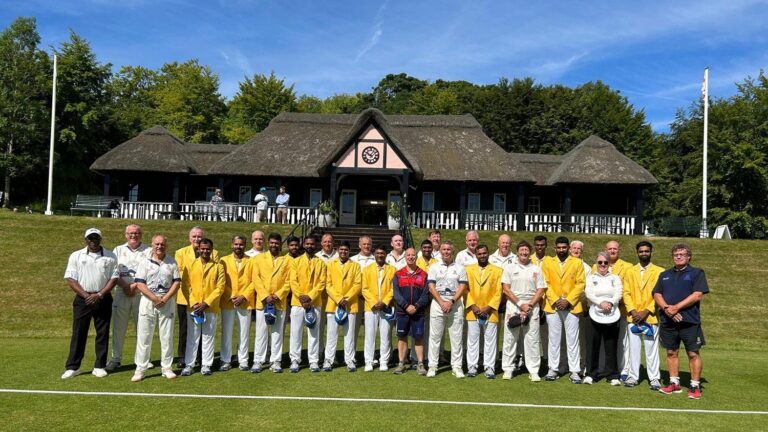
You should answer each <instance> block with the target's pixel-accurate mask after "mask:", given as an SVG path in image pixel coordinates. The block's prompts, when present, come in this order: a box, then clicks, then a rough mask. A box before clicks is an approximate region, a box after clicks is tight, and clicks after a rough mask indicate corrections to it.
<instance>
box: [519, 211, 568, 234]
mask: <svg viewBox="0 0 768 432" xmlns="http://www.w3.org/2000/svg"><path fill="white" fill-rule="evenodd" d="M562 218H563V215H561V214H560V213H526V214H525V226H526V229H527V230H528V231H537V232H559V231H562V230H561V223H562Z"/></svg>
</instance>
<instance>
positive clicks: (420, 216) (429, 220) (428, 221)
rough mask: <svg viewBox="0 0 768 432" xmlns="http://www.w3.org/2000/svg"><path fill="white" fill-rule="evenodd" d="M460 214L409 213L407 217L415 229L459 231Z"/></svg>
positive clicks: (449, 212)
mask: <svg viewBox="0 0 768 432" xmlns="http://www.w3.org/2000/svg"><path fill="white" fill-rule="evenodd" d="M460 216H461V212H459V211H435V212H411V213H410V214H409V215H408V217H409V218H410V219H411V223H412V224H413V226H414V227H416V228H427V229H432V228H437V229H454V230H457V229H461V217H460Z"/></svg>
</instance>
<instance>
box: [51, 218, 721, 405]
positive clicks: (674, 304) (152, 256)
mask: <svg viewBox="0 0 768 432" xmlns="http://www.w3.org/2000/svg"><path fill="white" fill-rule="evenodd" d="M125 237H126V243H125V244H122V245H120V246H117V247H116V248H115V250H114V252H112V251H109V250H108V249H106V248H104V247H103V246H101V240H102V239H101V232H100V231H99V230H98V229H96V228H90V229H88V230H87V231H86V232H85V243H86V246H85V248H84V249H81V250H78V251H75V252H74V253H72V255H71V256H70V259H69V263H68V265H67V269H66V272H65V279H66V280H67V282H68V283H69V286H70V287H71V288H72V290H73V291H74V292H75V294H76V296H75V300H74V303H73V334H72V342H71V345H70V354H69V358H68V359H67V364H66V369H67V370H66V371H65V372H64V374H63V375H62V378H63V379H67V378H71V377H73V376H75V375H77V374H79V373H80V363H81V361H82V358H83V354H84V350H85V343H86V339H87V335H88V329H89V327H90V321H91V319H93V320H94V322H95V327H96V332H97V336H96V362H95V367H94V369H93V372H92V373H93V375H95V376H97V377H104V376H106V375H107V374H108V373H109V372H110V371H114V370H115V369H117V368H118V367H119V366H120V365H121V361H122V356H123V345H124V340H125V333H126V329H127V326H128V321H129V318H130V317H131V316H132V317H133V319H134V321H135V322H136V323H137V330H136V331H137V341H136V354H135V359H134V363H135V365H136V369H135V372H134V375H133V377H132V380H133V381H141V380H142V379H143V378H144V376H145V373H146V371H147V370H148V369H150V368H152V367H153V364H152V363H151V362H150V347H151V345H152V338H153V334H154V333H155V327H158V333H159V337H160V346H161V360H160V365H161V374H162V376H164V377H166V378H175V377H176V373H175V372H174V371H173V369H172V362H173V346H172V345H173V335H174V325H175V324H176V322H177V323H178V327H179V340H178V346H177V352H178V358H179V363H178V367H179V369H180V370H181V375H182V376H187V375H191V374H192V373H194V371H195V367H196V366H197V365H199V366H200V373H201V374H203V375H211V374H212V367H213V363H214V350H215V346H214V345H215V339H216V335H217V328H218V327H220V328H221V335H220V336H219V340H220V346H219V353H220V363H219V370H220V371H226V370H229V369H231V368H232V367H233V363H234V359H233V349H232V348H233V347H232V340H233V336H234V324H235V322H237V324H238V336H237V340H238V345H237V349H236V351H237V352H236V356H237V358H236V361H237V366H238V367H239V369H240V370H242V371H250V372H253V373H260V372H262V371H263V370H266V368H269V369H270V370H271V371H272V372H275V373H281V372H283V368H282V366H283V365H282V354H283V336H284V327H285V324H286V321H287V318H288V317H290V332H289V335H290V340H289V349H288V353H289V362H290V366H289V371H290V372H292V373H297V372H299V370H300V367H301V365H302V364H308V367H309V370H310V371H311V372H313V373H316V372H321V371H326V372H332V371H333V370H334V366H335V364H336V348H337V343H338V339H339V336H340V333H341V335H343V345H344V349H343V352H344V353H343V363H344V364H345V366H346V369H347V370H348V371H349V372H355V371H356V370H357V363H356V338H357V335H358V331H359V327H364V329H365V330H364V337H365V343H364V352H363V359H364V360H363V361H364V370H365V371H366V372H371V371H373V370H374V369H375V368H376V367H377V366H378V369H379V370H380V371H387V370H389V368H390V365H391V363H390V357H391V356H392V349H391V347H392V341H391V334H392V328H393V327H394V328H395V334H396V337H397V348H398V349H397V356H398V357H397V359H396V361H395V362H392V364H396V366H395V368H394V373H395V374H403V373H405V372H406V371H408V370H410V369H415V370H416V373H418V374H419V375H425V376H427V377H434V376H436V374H437V371H438V365H439V362H440V361H441V358H442V357H443V353H444V351H443V340H444V333H445V332H446V331H447V333H448V336H449V337H448V339H449V343H450V360H448V361H449V363H450V366H451V371H452V374H453V375H454V376H456V377H457V378H463V377H465V376H469V377H475V376H477V375H478V374H484V375H485V377H487V378H489V379H492V378H495V377H496V361H497V356H498V347H499V341H498V339H499V331H500V330H501V331H503V335H502V336H501V339H502V342H501V346H502V349H501V370H502V372H503V378H504V379H512V378H513V376H515V374H516V372H518V371H521V370H522V369H523V368H525V369H527V371H528V377H529V379H530V380H531V381H533V382H538V381H541V379H542V377H541V376H540V375H539V370H540V368H541V364H540V363H541V354H542V351H545V352H546V353H547V365H546V370H547V372H546V374H545V375H544V377H543V378H544V379H545V380H547V381H555V380H557V379H558V378H559V377H560V376H561V375H565V374H567V375H569V379H570V380H571V382H573V383H575V384H593V383H594V382H596V381H598V379H600V378H601V377H605V380H606V382H608V383H610V384H611V385H614V386H618V385H624V386H626V387H634V386H636V385H638V383H639V381H640V378H641V377H640V362H641V353H642V351H643V349H644V351H645V361H646V370H647V376H648V380H649V385H650V388H651V389H652V390H657V391H660V392H662V393H666V394H669V393H680V392H682V388H681V386H680V378H679V360H678V350H679V347H680V343H681V342H682V343H683V344H684V347H685V350H686V353H687V355H688V359H689V366H690V371H691V380H690V385H689V391H688V397H689V398H692V399H699V398H700V397H701V389H700V376H701V368H702V364H701V357H700V355H699V354H700V348H701V346H703V345H704V335H703V332H702V328H701V319H700V313H699V309H700V301H701V297H702V295H703V294H706V293H707V292H708V291H709V289H708V286H707V281H706V277H705V275H704V272H703V271H702V270H701V269H698V268H695V267H693V266H691V265H690V264H689V262H690V259H691V250H690V248H689V247H688V246H687V245H685V244H676V245H675V246H674V247H673V248H672V259H673V262H674V266H673V267H672V268H670V269H669V270H663V269H662V268H661V267H659V266H657V265H655V264H653V263H652V253H653V245H652V244H651V243H650V242H648V241H641V242H639V243H638V244H637V245H636V247H635V249H636V253H637V258H638V263H637V264H635V265H632V264H630V263H628V262H626V261H624V260H623V259H621V258H620V257H619V256H620V247H619V243H618V242H616V241H609V242H608V243H606V245H605V248H604V250H603V251H600V252H599V253H598V254H597V255H596V258H595V259H594V264H593V265H589V264H588V262H589V261H592V260H587V259H583V258H582V256H583V253H584V251H583V248H584V245H583V243H582V242H580V241H572V242H570V241H569V240H568V239H567V238H566V237H558V238H557V239H556V240H555V256H548V255H547V248H548V241H547V238H546V237H544V236H536V237H535V238H534V239H533V245H531V244H530V243H528V242H527V241H525V240H521V241H519V242H518V243H517V244H516V245H515V246H514V247H513V245H512V240H511V238H510V237H509V236H508V235H506V234H502V235H501V236H499V238H498V242H497V246H498V248H497V249H496V250H495V251H494V252H493V253H491V250H490V248H489V247H488V246H487V245H485V244H481V243H480V241H479V235H478V233H477V232H475V231H470V232H468V233H467V235H466V238H465V243H466V248H464V249H462V250H461V251H458V252H456V251H455V250H454V249H455V248H454V245H453V243H452V242H450V241H441V236H440V232H439V231H437V230H433V231H432V232H430V234H429V237H428V238H427V239H425V240H424V241H423V242H422V243H421V244H420V245H419V247H418V248H404V247H403V238H402V237H401V236H400V235H394V236H393V237H392V239H391V243H390V245H375V246H374V245H373V244H372V241H371V238H370V237H369V236H362V237H360V238H359V243H358V246H359V250H360V252H359V253H358V254H356V255H354V256H350V255H351V254H350V250H351V245H350V244H349V242H347V241H341V242H338V244H336V242H335V241H334V239H333V236H332V235H330V234H325V235H324V236H323V237H322V238H321V239H317V238H315V237H312V236H308V237H306V238H304V239H303V240H301V239H299V238H296V237H289V238H288V239H286V242H285V244H286V245H287V254H282V246H283V243H284V242H283V239H282V237H281V236H280V234H277V233H272V234H269V235H268V236H267V238H266V244H265V235H264V233H263V232H261V231H254V232H253V233H252V236H251V243H252V247H251V249H249V250H246V247H247V246H246V238H245V237H243V236H239V235H238V236H234V237H233V238H232V241H231V245H230V249H231V253H229V254H228V255H226V256H223V257H220V256H219V253H218V251H217V250H216V249H214V245H213V241H211V240H210V239H208V238H206V237H205V233H204V231H203V229H202V228H200V227H194V228H192V229H191V230H190V232H189V245H187V246H185V247H183V248H181V249H178V250H177V251H176V253H175V257H174V258H172V257H170V256H169V255H167V254H166V247H167V239H166V237H165V236H163V235H161V234H157V235H154V236H153V237H152V239H151V244H150V245H145V244H144V243H142V231H141V227H139V226H138V225H135V224H131V225H128V226H127V227H126V230H125ZM318 243H319V244H318ZM113 288H114V291H115V296H114V299H113V298H112V295H111V291H113ZM110 322H112V329H113V334H112V357H111V360H109V361H107V348H108V347H107V345H108V340H109V328H110ZM219 322H220V323H221V325H220V326H219V325H218V324H219ZM252 323H254V324H255V337H254V338H253V340H254V346H253V360H252V362H249V344H250V339H251V338H250V331H251V327H252ZM544 323H546V326H547V332H546V334H542V333H541V332H540V328H541V325H542V324H544ZM500 326H501V327H502V328H501V329H500V328H499V327H500ZM304 333H306V335H307V350H306V352H307V363H302V346H303V338H304ZM563 335H564V336H565V341H566V350H565V351H566V353H567V364H568V366H567V368H568V372H567V373H565V371H562V370H561V369H560V352H561V339H562V338H563ZM542 337H545V338H546V342H545V343H544V344H543V346H542ZM409 338H410V339H409ZM377 339H378V342H379V350H378V358H377V356H376V342H377ZM409 342H410V344H409ZM659 343H661V345H662V346H663V347H664V348H665V349H666V357H667V365H668V368H669V374H670V379H669V384H668V385H666V386H663V387H662V385H661V382H660V379H661V376H660V371H659V348H658V345H659ZM582 344H583V345H585V347H586V353H585V355H583V356H582V354H581V350H582V349H583V348H582V347H581V345H582ZM409 345H410V350H409ZM465 350H466V355H465ZM409 351H410V356H409ZM582 360H583V361H582ZM465 362H466V369H465V368H464V364H465ZM465 370H466V373H465Z"/></svg>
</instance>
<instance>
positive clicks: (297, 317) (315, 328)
mask: <svg viewBox="0 0 768 432" xmlns="http://www.w3.org/2000/svg"><path fill="white" fill-rule="evenodd" d="M316 251H317V239H316V238H315V237H313V236H308V237H307V238H305V239H304V254H303V255H301V256H300V257H298V258H296V259H294V260H293V270H292V271H293V274H292V275H291V278H292V279H294V282H293V283H291V290H292V293H293V295H292V296H291V341H290V348H289V356H290V358H291V368H290V371H291V373H297V372H299V363H300V362H301V341H302V338H303V334H302V333H303V331H302V330H304V328H305V327H306V329H307V357H309V370H310V371H312V372H320V366H319V363H320V326H321V316H322V313H321V307H322V305H323V296H324V295H325V285H326V280H327V271H326V267H325V262H324V261H323V259H322V258H319V257H317V256H316V254H315V252H316ZM307 314H310V317H311V316H314V318H315V322H314V324H312V325H311V327H310V326H309V325H307V324H306V320H305V318H306V315H307Z"/></svg>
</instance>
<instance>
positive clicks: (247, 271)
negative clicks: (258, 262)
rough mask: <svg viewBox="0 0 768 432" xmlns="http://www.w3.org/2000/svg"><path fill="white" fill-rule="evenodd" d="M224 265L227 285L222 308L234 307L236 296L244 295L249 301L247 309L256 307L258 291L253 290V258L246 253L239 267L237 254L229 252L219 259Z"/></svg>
mask: <svg viewBox="0 0 768 432" xmlns="http://www.w3.org/2000/svg"><path fill="white" fill-rule="evenodd" d="M219 262H220V263H221V265H223V266H224V273H225V277H226V285H225V287H224V292H223V293H222V295H221V308H222V309H234V308H235V306H234V305H233V304H232V299H233V298H234V297H238V296H243V297H245V299H246V300H247V301H248V304H247V306H245V308H246V309H251V310H252V309H255V308H256V292H254V291H253V285H252V284H251V260H250V258H248V255H244V256H243V259H242V260H241V261H240V269H239V270H238V269H237V263H236V262H235V254H229V255H227V256H225V257H222V258H221V260H219Z"/></svg>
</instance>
